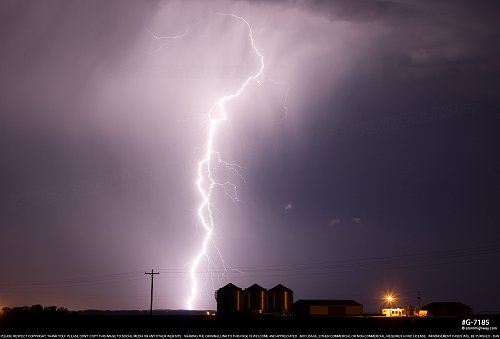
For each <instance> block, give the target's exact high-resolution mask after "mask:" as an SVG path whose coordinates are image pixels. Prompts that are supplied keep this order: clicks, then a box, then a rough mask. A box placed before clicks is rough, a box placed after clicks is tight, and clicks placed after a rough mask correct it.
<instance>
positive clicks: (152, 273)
mask: <svg viewBox="0 0 500 339" xmlns="http://www.w3.org/2000/svg"><path fill="white" fill-rule="evenodd" d="M144 274H149V275H151V302H150V304H149V315H153V277H154V275H155V274H160V272H153V270H151V272H144Z"/></svg>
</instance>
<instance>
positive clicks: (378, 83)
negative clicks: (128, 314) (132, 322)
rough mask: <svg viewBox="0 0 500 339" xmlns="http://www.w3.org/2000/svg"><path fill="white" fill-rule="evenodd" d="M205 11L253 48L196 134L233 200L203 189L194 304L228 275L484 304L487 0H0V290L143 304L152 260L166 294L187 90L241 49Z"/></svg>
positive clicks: (496, 62)
mask: <svg viewBox="0 0 500 339" xmlns="http://www.w3.org/2000/svg"><path fill="white" fill-rule="evenodd" d="M216 12H222V13H234V14H237V15H240V16H242V17H244V18H245V19H246V20H247V21H248V23H249V24H250V25H251V27H252V30H253V38H254V41H255V45H256V47H257V48H258V49H259V51H260V52H261V53H262V55H263V56H264V63H265V70H264V78H263V79H262V82H261V83H260V84H259V83H257V82H255V81H254V82H252V83H250V84H249V86H248V87H247V88H246V90H245V91H244V92H243V93H242V95H241V96H240V97H239V98H238V99H236V100H232V101H231V102H229V103H228V104H227V105H226V111H227V113H228V120H227V121H225V122H224V123H223V124H221V125H220V128H219V130H218V133H217V135H216V139H215V146H216V147H217V150H218V151H220V154H221V156H222V157H223V158H224V160H226V161H228V162H231V163H236V164H238V165H239V166H240V169H239V173H240V176H238V175H236V174H235V172H234V171H231V170H227V169H226V170H224V169H223V167H221V166H218V167H217V168H214V173H213V174H214V176H215V177H216V178H217V180H219V181H221V182H226V181H231V182H232V183H234V184H236V185H237V187H238V189H237V194H238V198H239V201H233V200H232V199H231V197H229V196H227V195H225V194H224V191H223V190H222V189H219V190H217V191H216V192H215V193H214V200H213V207H214V211H215V213H214V220H215V229H214V238H213V239H214V242H213V244H211V245H210V249H209V254H210V257H211V261H210V262H208V261H206V260H204V261H203V262H202V263H201V265H200V268H199V271H200V272H199V273H197V276H198V277H199V281H200V287H201V288H200V291H199V294H198V295H197V298H196V300H195V302H194V305H195V308H198V309H206V308H210V309H214V308H215V307H216V303H215V299H214V296H213V294H214V290H215V289H217V288H220V287H222V286H223V285H225V284H227V283H229V282H232V283H234V284H236V285H238V286H240V287H242V288H246V287H248V286H250V285H252V284H253V283H258V284H260V285H262V286H263V287H266V288H271V287H273V286H275V285H277V284H278V283H281V284H283V285H285V286H287V287H289V288H290V289H292V290H293V291H294V299H295V300H297V299H320V298H325V299H354V300H356V301H358V302H359V303H361V304H363V305H364V309H365V311H373V312H378V311H380V308H381V307H382V306H383V301H382V300H381V298H382V296H383V294H384V293H386V292H393V293H394V294H395V295H396V297H397V298H398V304H399V305H408V304H413V305H416V304H417V303H418V301H417V291H420V292H421V295H422V300H421V304H422V305H424V304H426V303H429V302H433V301H461V302H463V303H465V304H467V305H469V306H471V307H472V308H473V310H474V311H476V312H481V311H491V310H497V311H498V310H500V306H499V303H500V290H499V289H498V286H500V265H498V261H499V260H500V230H499V226H500V196H499V191H500V152H499V146H500V116H499V113H500V110H499V109H500V95H499V93H500V45H499V42H500V21H498V13H500V3H499V2H498V1H488V0H481V1H417V0H387V1H378V0H372V1H348V0H333V1H313V0H311V1H299V0H297V1H218V2H217V1H214V2H212V1H210V2H208V1H151V0H150V1H146V0H144V1H134V2H132V1H128V2H124V1H118V0H117V1H111V0H106V1H97V0H92V1H83V0H82V1H62V0H61V1H56V0H43V1H34V0H33V1H14V0H2V1H1V2H0V159H1V166H0V187H1V190H0V308H2V307H5V306H9V307H12V306H23V305H32V304H37V303H40V304H43V305H59V306H65V307H68V308H69V309H147V308H148V307H149V286H150V277H149V276H148V275H145V274H144V272H145V271H150V270H151V269H154V270H155V271H159V272H160V275H159V276H157V277H155V308H164V309H182V308H185V307H186V300H187V298H188V296H189V293H190V284H191V282H190V279H189V274H188V271H189V269H190V266H191V263H192V261H193V259H194V257H195V255H196V253H197V251H198V249H199V246H200V245H201V241H202V238H203V236H204V231H203V228H202V226H201V225H200V222H199V219H198V216H197V208H198V205H199V203H200V199H201V198H200V196H199V193H198V191H197V189H196V185H195V181H196V176H197V162H198V161H199V160H200V159H201V158H202V157H203V152H204V143H205V142H206V137H207V132H208V131H207V126H208V115H207V112H208V111H209V109H210V107H211V106H212V105H213V104H214V103H215V102H216V101H217V100H218V99H219V98H220V97H221V96H223V95H227V94H229V93H233V92H234V90H235V89H236V88H238V86H239V85H240V84H241V83H242V81H244V80H245V79H246V78H247V77H248V76H249V75H251V74H254V73H255V72H256V71H257V70H258V67H259V60H258V57H257V56H256V54H255V53H254V51H253V50H252V48H251V45H250V43H249V36H248V30H247V27H246V26H245V25H244V24H243V23H242V22H241V21H239V20H237V19H235V18H234V17H230V16H221V15H218V14H216ZM175 36H179V38H177V39H173V38H172V39H170V38H167V37H175ZM159 37H163V38H159ZM229 193H230V194H231V192H229ZM215 246H216V247H215ZM219 252H220V254H221V256H222V257H223V260H224V261H222V259H221V256H219ZM208 267H211V268H212V269H213V271H212V272H211V273H206V272H207V268H208ZM224 267H226V270H224Z"/></svg>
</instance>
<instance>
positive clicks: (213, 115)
mask: <svg viewBox="0 0 500 339" xmlns="http://www.w3.org/2000/svg"><path fill="white" fill-rule="evenodd" d="M216 14H217V15H224V16H230V17H233V18H235V19H237V20H239V21H241V22H242V23H244V24H245V25H246V26H247V28H248V39H249V41H250V44H251V45H252V49H253V51H254V52H255V54H256V55H257V56H258V57H259V59H260V67H259V69H258V71H256V72H255V73H254V74H253V75H250V76H249V77H248V78H247V79H246V80H245V81H243V82H242V84H241V85H240V87H239V88H238V89H237V90H235V91H234V92H233V93H232V94H228V95H225V96H223V97H221V98H220V99H219V100H217V102H216V103H215V104H214V105H213V106H212V107H211V108H210V110H209V111H208V119H209V125H208V136H207V140H206V144H205V146H204V150H205V153H204V155H203V158H202V159H201V160H200V161H199V162H198V178H197V180H196V186H197V188H198V192H199V194H200V196H201V203H200V206H199V207H198V217H199V219H200V221H201V224H202V226H203V229H204V230H205V232H206V234H205V237H204V238H203V241H202V244H201V248H200V250H199V252H198V254H197V255H196V257H195V258H194V260H193V262H192V265H191V269H190V278H191V295H190V297H189V298H188V300H187V308H188V309H193V302H194V299H195V298H196V295H197V293H198V281H197V279H196V271H197V269H198V266H199V264H200V260H201V259H202V258H203V257H207V255H208V253H207V247H208V244H209V242H210V241H211V240H212V233H213V230H214V218H213V215H212V208H213V202H212V192H213V190H214V189H215V188H216V187H222V188H223V189H224V190H226V189H227V187H229V188H230V189H231V190H232V191H233V192H234V195H233V196H231V197H232V198H233V199H236V200H237V195H236V186H235V185H234V184H232V183H230V182H217V181H215V180H214V178H213V177H212V162H214V161H215V163H216V164H220V165H223V166H226V167H227V168H229V169H231V170H237V169H236V168H235V167H237V166H235V165H234V164H229V163H227V162H225V161H224V160H222V159H221V156H220V154H219V153H218V152H217V151H216V150H215V148H214V138H215V135H216V133H217V128H218V127H219V124H220V123H221V122H223V121H224V120H226V119H227V115H226V112H225V111H224V105H225V103H226V102H228V101H230V100H232V99H235V98H237V97H238V96H239V95H240V94H241V93H242V92H243V90H245V88H246V87H247V86H248V84H250V83H251V82H252V81H254V80H256V81H257V82H258V83H260V81H261V80H262V76H263V72H264V57H263V56H262V54H260V52H259V50H258V49H257V47H256V46H255V44H254V40H253V35H252V34H253V32H252V28H251V27H250V24H249V23H248V22H247V21H246V20H245V19H244V18H243V17H241V16H238V15H235V14H225V13H216ZM225 192H226V194H227V191H225ZM219 253H220V252H219Z"/></svg>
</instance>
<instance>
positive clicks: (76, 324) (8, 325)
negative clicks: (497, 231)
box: [0, 313, 500, 338]
mask: <svg viewBox="0 0 500 339" xmlns="http://www.w3.org/2000/svg"><path fill="white" fill-rule="evenodd" d="M468 318H469V319H488V320H489V326H487V327H497V330H485V329H482V330H478V329H475V330H474V329H469V330H467V329H462V321H463V320H464V319H466V318H462V317H442V318H385V317H329V318H326V317H325V318H306V317H303V318H301V317H254V318H231V319H221V318H218V317H215V316H211V317H209V316H193V315H179V316H177V315H175V316H174V315H167V316H165V315H158V316H152V317H150V316H147V315H83V314H78V313H70V314H65V315H60V316H52V317H44V316H39V317H34V316H26V317H10V318H9V317H3V318H0V336H2V335H5V334H124V335H126V334H132V335H133V334H204V335H207V334H221V335H223V334H225V335H229V336H230V335H237V334H261V335H269V336H271V335H280V334H289V335H301V334H325V335H329V334H330V335H331V334H443V333H446V334H451V333H454V334H455V333H456V334H468V335H472V334H475V335H478V334H481V335H486V334H487V335H495V334H496V335H498V334H499V333H500V331H498V328H499V325H500V315H481V316H470V317H468ZM492 338H493V336H492Z"/></svg>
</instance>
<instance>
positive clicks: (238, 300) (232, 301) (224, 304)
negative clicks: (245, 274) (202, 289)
mask: <svg viewBox="0 0 500 339" xmlns="http://www.w3.org/2000/svg"><path fill="white" fill-rule="evenodd" d="M215 300H216V301H217V314H218V315H222V316H225V315H235V314H240V313H242V312H243V303H244V299H243V290H242V289H241V288H239V287H238V286H236V285H234V284H231V283H229V284H227V285H226V286H224V287H221V288H219V289H218V290H217V291H216V292H215Z"/></svg>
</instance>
